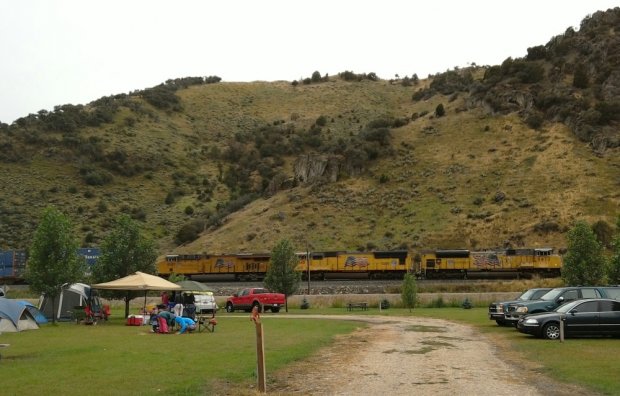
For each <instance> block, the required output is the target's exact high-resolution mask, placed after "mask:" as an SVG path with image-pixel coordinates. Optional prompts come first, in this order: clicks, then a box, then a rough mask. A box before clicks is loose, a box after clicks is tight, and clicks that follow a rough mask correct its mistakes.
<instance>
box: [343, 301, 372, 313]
mask: <svg viewBox="0 0 620 396" xmlns="http://www.w3.org/2000/svg"><path fill="white" fill-rule="evenodd" d="M355 308H359V309H361V310H362V311H368V303H367V302H350V303H347V311H353V309H355Z"/></svg>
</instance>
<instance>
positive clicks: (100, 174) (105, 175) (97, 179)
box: [80, 168, 113, 186]
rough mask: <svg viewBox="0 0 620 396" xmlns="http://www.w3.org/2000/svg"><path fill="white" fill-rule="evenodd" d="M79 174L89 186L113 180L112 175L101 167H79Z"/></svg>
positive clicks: (101, 184)
mask: <svg viewBox="0 0 620 396" xmlns="http://www.w3.org/2000/svg"><path fill="white" fill-rule="evenodd" d="M80 175H81V176H82V179H83V180H84V182H85V183H86V184H88V185H89V186H104V185H106V184H108V183H110V182H111V181H112V180H113V177H112V175H111V174H110V173H109V172H106V171H104V170H101V169H92V168H86V169H80Z"/></svg>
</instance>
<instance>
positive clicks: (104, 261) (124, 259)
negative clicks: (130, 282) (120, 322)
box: [93, 215, 157, 317]
mask: <svg viewBox="0 0 620 396" xmlns="http://www.w3.org/2000/svg"><path fill="white" fill-rule="evenodd" d="M156 259H157V253H156V251H155V244H154V243H153V241H152V240H150V239H148V238H146V237H145V236H143V234H142V230H141V229H140V226H139V225H138V223H137V222H135V221H133V220H132V219H131V218H130V217H129V216H127V215H121V216H119V217H118V218H117V219H116V224H115V226H114V228H113V229H112V231H111V232H110V234H109V235H108V236H107V238H106V239H105V240H104V241H103V244H102V245H101V257H99V260H97V264H95V265H94V266H93V278H94V279H95V281H96V282H108V281H111V280H114V279H119V278H123V277H125V276H127V275H131V274H133V273H134V272H136V271H141V272H145V273H147V274H154V273H155V260H156ZM105 295H106V296H107V297H109V298H112V299H118V300H124V301H125V317H127V316H129V302H130V301H131V300H133V299H134V298H136V297H138V293H137V292H135V291H129V290H126V291H118V292H115V291H110V292H106V293H105Z"/></svg>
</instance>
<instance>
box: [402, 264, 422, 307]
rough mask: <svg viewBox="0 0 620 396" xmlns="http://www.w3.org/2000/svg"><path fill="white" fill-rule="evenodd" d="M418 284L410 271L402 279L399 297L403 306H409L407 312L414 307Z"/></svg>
mask: <svg viewBox="0 0 620 396" xmlns="http://www.w3.org/2000/svg"><path fill="white" fill-rule="evenodd" d="M417 294H418V286H417V284H416V281H415V278H414V276H413V274H412V273H411V272H407V273H406V274H405V278H404V279H403V286H402V290H401V292H400V298H401V299H402V301H403V306H404V307H405V308H409V312H411V310H412V309H413V308H414V307H415V304H416V301H417Z"/></svg>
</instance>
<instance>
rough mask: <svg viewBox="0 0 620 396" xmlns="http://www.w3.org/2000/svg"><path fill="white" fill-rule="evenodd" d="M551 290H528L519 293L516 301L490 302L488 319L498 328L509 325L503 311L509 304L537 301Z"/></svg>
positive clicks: (547, 288) (546, 288)
mask: <svg viewBox="0 0 620 396" xmlns="http://www.w3.org/2000/svg"><path fill="white" fill-rule="evenodd" d="M549 290H551V288H550V287H544V288H535V289H529V290H526V291H524V292H523V293H521V295H520V296H519V297H517V299H516V300H511V301H502V302H492V303H491V304H489V319H491V320H494V321H495V322H496V323H497V324H498V325H499V326H504V325H506V324H509V322H507V321H506V319H505V318H504V310H505V307H507V306H508V305H509V304H517V303H520V302H522V301H531V300H538V299H539V298H540V297H542V296H543V295H544V294H545V293H547V292H548V291H549Z"/></svg>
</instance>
